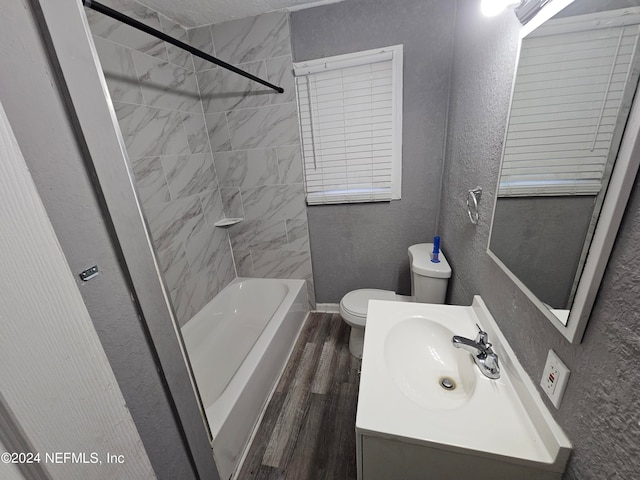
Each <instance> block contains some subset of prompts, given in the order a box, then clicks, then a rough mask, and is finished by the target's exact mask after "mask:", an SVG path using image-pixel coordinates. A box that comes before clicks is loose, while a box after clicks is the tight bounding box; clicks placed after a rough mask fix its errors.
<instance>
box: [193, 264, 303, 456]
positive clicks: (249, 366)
mask: <svg viewBox="0 0 640 480" xmlns="http://www.w3.org/2000/svg"><path fill="white" fill-rule="evenodd" d="M254 280H255V281H258V282H266V281H268V282H282V283H284V284H285V285H287V287H288V292H287V295H286V296H285V297H284V299H282V301H281V302H280V305H279V306H278V308H277V309H276V311H275V312H274V313H273V315H272V316H271V318H270V320H269V322H268V323H267V325H266V326H265V328H264V330H263V331H262V333H261V334H260V336H259V337H258V340H257V341H256V343H255V344H254V346H253V348H252V349H251V351H250V352H249V353H248V354H247V356H246V357H245V359H244V360H243V362H242V364H241V365H240V367H238V369H237V370H236V373H235V375H234V376H233V378H232V379H231V381H230V382H229V384H228V385H227V388H226V389H225V390H224V391H223V392H222V394H221V395H220V397H218V399H217V400H216V401H215V402H214V403H212V404H211V405H208V406H204V405H203V407H204V410H205V418H206V421H207V422H208V424H209V428H210V430H211V445H212V446H213V444H214V442H215V440H216V438H217V437H218V435H219V434H220V431H221V430H222V428H223V426H224V424H225V422H226V421H227V418H228V417H229V415H230V413H231V411H232V409H233V408H234V406H235V404H236V403H237V400H238V398H239V397H240V396H241V395H242V393H243V390H244V388H245V387H246V384H247V382H248V380H249V378H250V376H251V374H252V373H253V371H254V370H255V367H256V366H257V364H258V363H259V362H260V360H261V358H262V356H263V354H264V352H265V351H266V349H267V348H268V347H269V344H270V343H271V341H272V339H273V336H274V334H275V333H276V331H277V328H278V327H279V326H280V324H281V323H282V321H283V320H284V318H285V316H286V314H287V313H288V312H289V311H290V310H291V308H292V307H293V306H294V305H295V300H296V298H297V297H298V295H299V294H300V292H301V291H304V289H305V287H306V285H305V281H304V280H297V279H279V278H247V277H236V279H234V280H233V281H232V282H231V283H229V285H227V287H229V286H230V285H233V284H236V283H242V282H244V281H254ZM227 287H225V288H227ZM223 290H224V289H223ZM221 291H222V290H221ZM304 293H305V299H306V291H304ZM301 307H303V308H304V310H305V311H306V314H305V320H304V321H306V316H308V314H309V311H310V308H309V306H308V304H307V302H305V304H304V305H301ZM276 319H277V322H275V320H276ZM304 321H303V322H302V323H301V325H300V329H301V327H302V325H303V324H304ZM300 329H299V330H298V332H297V333H296V339H297V337H298V335H299V334H300ZM267 336H268V337H267ZM294 346H295V342H294V344H293V345H292V346H291V351H293V347H294ZM289 355H291V352H289V354H288V356H289ZM288 356H287V358H288ZM285 365H286V362H285ZM280 375H281V372H280ZM278 378H279V375H278ZM276 384H277V382H276ZM269 398H270V397H269ZM266 403H268V398H267V399H265V405H266ZM262 408H264V407H262ZM261 410H262V409H261Z"/></svg>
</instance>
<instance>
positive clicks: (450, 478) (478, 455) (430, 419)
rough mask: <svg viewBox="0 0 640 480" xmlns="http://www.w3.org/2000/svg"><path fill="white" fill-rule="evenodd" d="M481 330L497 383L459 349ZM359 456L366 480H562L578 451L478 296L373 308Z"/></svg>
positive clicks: (359, 420)
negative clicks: (456, 342)
mask: <svg viewBox="0 0 640 480" xmlns="http://www.w3.org/2000/svg"><path fill="white" fill-rule="evenodd" d="M476 324H478V325H480V326H481V327H482V328H483V330H485V331H486V332H487V333H488V335H489V341H490V342H491V343H492V344H493V350H494V351H495V352H496V354H497V355H498V357H499V361H500V373H501V375H500V378H498V379H490V378H487V377H485V376H484V375H483V374H482V372H480V369H479V368H478V366H477V365H476V364H475V362H474V360H473V357H472V356H471V354H469V352H467V351H465V350H462V349H457V348H455V347H454V346H453V344H452V342H451V339H452V337H453V336H454V335H460V336H462V337H467V338H471V339H473V338H475V336H476V334H477V332H478V329H477V327H476ZM445 387H453V388H445ZM356 449H357V464H358V479H359V480H388V479H389V478H403V479H404V480H423V479H424V478H437V479H439V480H459V479H460V478H474V479H476V480H495V479H497V478H504V479H507V478H508V479H515V478H528V479H536V480H560V479H561V477H562V474H563V472H564V469H565V467H566V463H567V460H568V458H569V455H570V452H571V443H570V442H569V440H568V439H567V437H566V436H565V434H564V432H563V431H562V429H561V428H560V427H559V426H558V424H557V423H556V422H555V420H554V418H553V416H552V415H551V413H550V412H549V411H548V410H547V408H546V406H545V404H544V403H543V401H542V399H541V398H540V395H539V393H538V391H537V390H536V387H535V386H534V385H533V383H532V382H531V379H530V378H529V376H528V375H527V373H526V372H525V371H524V369H523V368H522V366H521V365H520V364H519V363H518V360H517V358H516V356H515V354H514V353H513V351H512V350H511V348H510V346H509V344H508V343H507V341H506V339H505V338H504V336H503V335H502V332H500V329H499V328H498V325H497V324H496V322H495V320H493V317H491V314H490V313H489V311H488V309H487V308H486V306H485V305H484V302H482V299H481V298H480V297H475V298H474V303H473V305H472V306H469V307H463V306H453V305H435V304H422V303H411V302H393V301H381V300H371V301H370V302H369V306H368V313H367V329H366V333H365V339H364V352H363V359H362V370H361V377H360V390H359V394H358V410H357V414H356Z"/></svg>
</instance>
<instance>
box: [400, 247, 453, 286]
mask: <svg viewBox="0 0 640 480" xmlns="http://www.w3.org/2000/svg"><path fill="white" fill-rule="evenodd" d="M431 258H433V243H418V244H417V245H411V246H410V247H409V259H410V260H411V270H412V271H413V273H417V274H418V275H424V276H425V277H432V278H450V277H451V267H450V266H449V262H447V259H446V257H445V256H444V253H442V250H440V254H439V255H438V258H439V259H440V262H439V263H433V262H432V261H431Z"/></svg>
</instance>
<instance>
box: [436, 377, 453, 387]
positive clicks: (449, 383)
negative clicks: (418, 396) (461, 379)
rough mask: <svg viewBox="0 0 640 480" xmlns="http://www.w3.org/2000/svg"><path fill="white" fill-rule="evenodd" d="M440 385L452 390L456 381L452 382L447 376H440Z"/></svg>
mask: <svg viewBox="0 0 640 480" xmlns="http://www.w3.org/2000/svg"><path fill="white" fill-rule="evenodd" d="M440 386H441V387H442V388H444V389H445V390H453V389H454V388H456V382H454V381H453V380H452V379H451V378H449V377H442V378H441V379H440Z"/></svg>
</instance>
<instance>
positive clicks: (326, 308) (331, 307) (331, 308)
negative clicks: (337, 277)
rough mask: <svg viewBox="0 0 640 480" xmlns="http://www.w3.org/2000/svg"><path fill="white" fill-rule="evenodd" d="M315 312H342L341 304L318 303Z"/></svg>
mask: <svg viewBox="0 0 640 480" xmlns="http://www.w3.org/2000/svg"><path fill="white" fill-rule="evenodd" d="M314 312H321V313H340V305H338V304H337V303H316V309H315V310H314Z"/></svg>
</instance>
